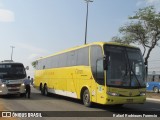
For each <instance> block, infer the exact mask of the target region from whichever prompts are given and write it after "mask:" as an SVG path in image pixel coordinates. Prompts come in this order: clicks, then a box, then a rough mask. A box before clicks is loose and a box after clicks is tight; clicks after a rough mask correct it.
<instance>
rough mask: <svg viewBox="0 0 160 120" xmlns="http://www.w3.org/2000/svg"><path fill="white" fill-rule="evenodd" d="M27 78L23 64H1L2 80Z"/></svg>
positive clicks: (0, 77)
mask: <svg viewBox="0 0 160 120" xmlns="http://www.w3.org/2000/svg"><path fill="white" fill-rule="evenodd" d="M25 77H26V72H25V68H24V66H23V65H22V64H0V79H5V80H16V79H23V78H25Z"/></svg>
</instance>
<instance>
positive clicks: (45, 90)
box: [43, 84, 48, 96]
mask: <svg viewBox="0 0 160 120" xmlns="http://www.w3.org/2000/svg"><path fill="white" fill-rule="evenodd" d="M43 95H45V96H48V88H47V84H45V85H44V88H43Z"/></svg>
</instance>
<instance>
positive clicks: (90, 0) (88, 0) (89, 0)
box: [84, 0, 93, 44]
mask: <svg viewBox="0 0 160 120" xmlns="http://www.w3.org/2000/svg"><path fill="white" fill-rule="evenodd" d="M84 1H86V3H87V13H86V28H85V42H84V44H86V43H87V25H88V4H89V2H93V1H92V0H84Z"/></svg>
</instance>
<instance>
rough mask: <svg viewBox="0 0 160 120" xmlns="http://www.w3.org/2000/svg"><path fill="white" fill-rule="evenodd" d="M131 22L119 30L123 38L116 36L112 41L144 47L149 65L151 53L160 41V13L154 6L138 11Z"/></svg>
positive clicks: (131, 17) (144, 54) (146, 61)
mask: <svg viewBox="0 0 160 120" xmlns="http://www.w3.org/2000/svg"><path fill="white" fill-rule="evenodd" d="M129 20H130V23H127V24H125V25H124V26H122V27H120V28H119V32H120V33H121V35H122V37H118V36H115V37H113V38H112V41H114V42H119V43H123V44H131V43H134V44H139V45H142V46H143V48H144V51H143V56H144V58H145V63H146V65H148V58H149V56H150V53H151V51H152V50H153V49H154V48H155V46H157V45H158V41H159V40H160V13H158V12H156V10H155V8H154V7H153V6H149V7H145V8H142V9H139V10H138V11H136V12H135V15H134V16H130V17H129Z"/></svg>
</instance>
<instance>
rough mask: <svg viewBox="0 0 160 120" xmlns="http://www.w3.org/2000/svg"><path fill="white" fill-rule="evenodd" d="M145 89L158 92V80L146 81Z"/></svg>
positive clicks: (159, 90) (159, 88)
mask: <svg viewBox="0 0 160 120" xmlns="http://www.w3.org/2000/svg"><path fill="white" fill-rule="evenodd" d="M146 87H147V91H151V92H155V93H159V92H160V82H147V85H146Z"/></svg>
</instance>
